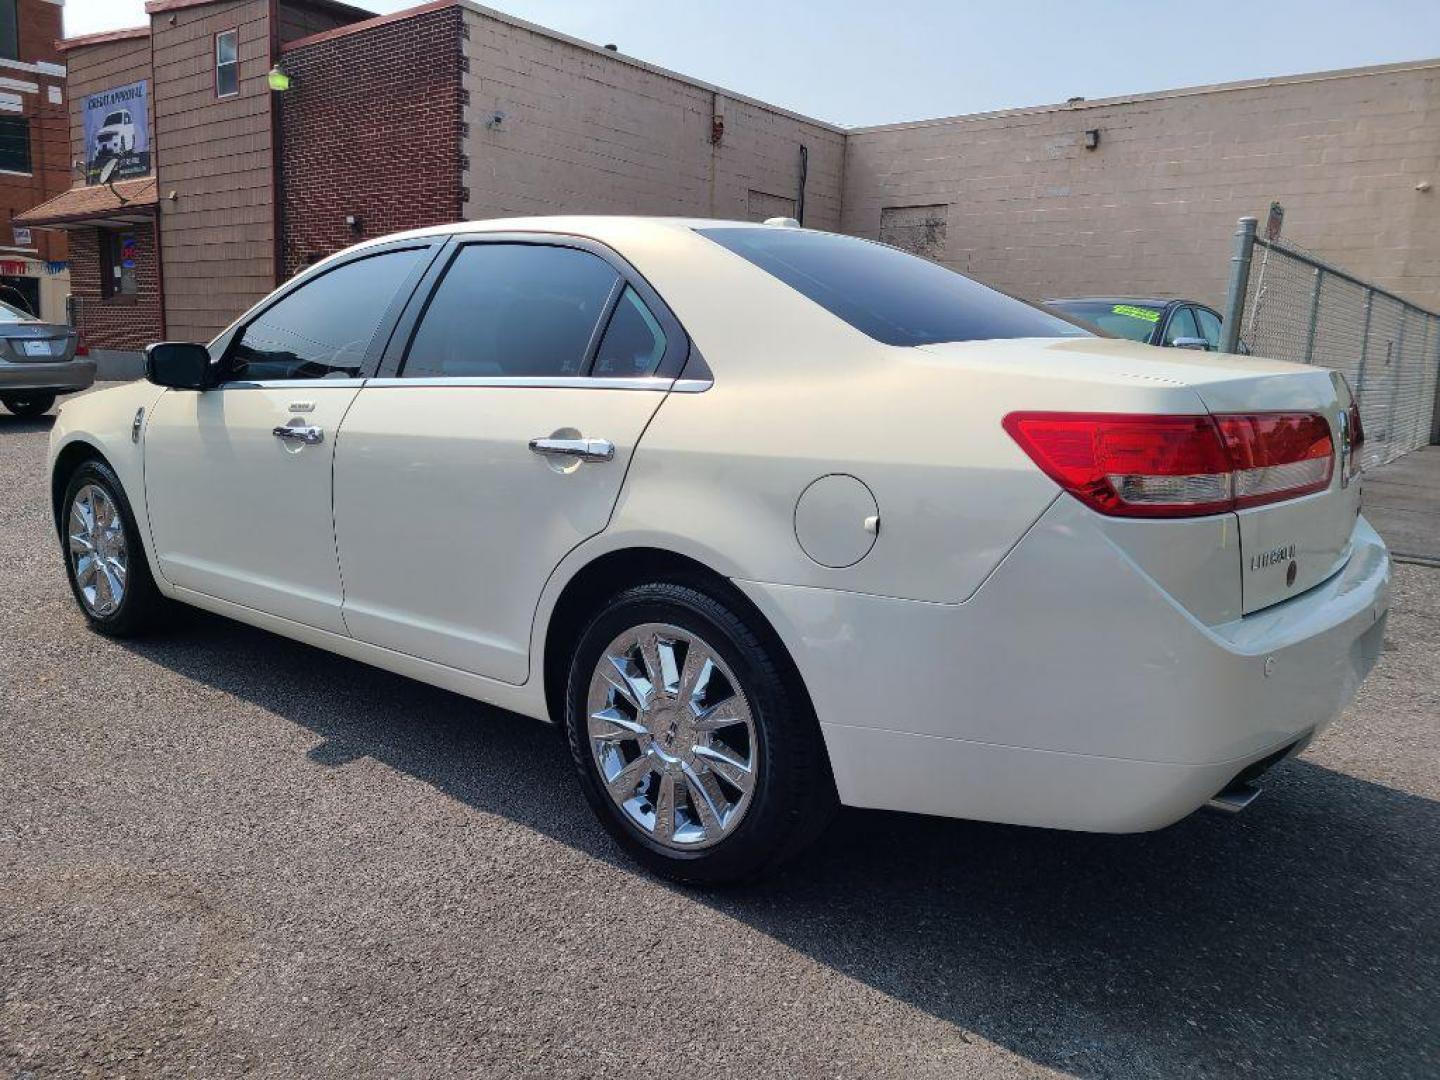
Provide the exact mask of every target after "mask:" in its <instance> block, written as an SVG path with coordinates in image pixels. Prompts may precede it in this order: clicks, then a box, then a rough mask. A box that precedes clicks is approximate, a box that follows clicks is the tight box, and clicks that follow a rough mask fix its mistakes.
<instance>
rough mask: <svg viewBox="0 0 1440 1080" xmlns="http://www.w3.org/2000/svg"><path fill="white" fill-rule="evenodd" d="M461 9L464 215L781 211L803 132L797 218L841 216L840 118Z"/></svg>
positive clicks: (830, 220)
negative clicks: (823, 117) (833, 121)
mask: <svg viewBox="0 0 1440 1080" xmlns="http://www.w3.org/2000/svg"><path fill="white" fill-rule="evenodd" d="M464 13H465V23H466V29H467V36H466V40H465V58H466V65H467V69H468V70H467V72H466V74H465V80H464V87H465V91H466V95H467V98H468V101H469V104H468V106H467V108H466V111H465V121H466V124H467V125H468V135H467V136H466V139H465V155H466V157H467V159H468V164H469V168H468V172H467V174H466V186H467V189H468V199H467V201H466V204H465V217H467V218H470V219H475V218H487V217H503V216H507V215H513V214H550V213H557V212H564V213H606V214H678V215H696V216H701V217H725V218H740V219H745V220H753V219H755V218H763V217H765V216H773V215H775V214H785V215H789V214H793V213H794V209H795V206H794V200H795V197H796V193H797V191H798V189H799V178H800V147H801V145H802V144H803V145H805V146H806V147H807V148H808V150H809V169H808V180H807V183H806V210H805V224H807V225H810V226H813V227H815V228H819V229H836V228H839V226H840V192H841V184H842V173H843V169H844V152H845V135H844V132H843V131H841V130H840V129H838V128H834V127H831V126H828V125H826V124H823V123H820V122H818V121H812V120H806V119H804V118H802V117H799V116H795V115H793V114H790V113H787V112H785V111H784V110H781V109H778V108H774V107H770V106H765V105H762V104H760V103H758V102H752V101H749V100H746V99H743V98H738V97H734V96H730V95H727V94H726V93H725V92H723V91H717V90H713V89H711V88H709V87H706V86H704V85H702V84H699V83H696V82H693V81H690V80H687V79H685V78H682V77H680V76H677V75H674V74H672V73H670V72H666V71H663V70H661V69H659V68H656V67H653V66H651V65H648V64H644V63H641V62H639V61H635V60H631V59H629V58H627V57H624V56H618V55H616V54H613V53H610V52H607V51H606V50H603V49H597V48H595V47H594V46H591V45H586V44H584V43H583V42H579V41H574V40H571V39H568V38H564V37H562V36H557V35H555V34H554V33H553V32H548V31H547V32H544V33H542V32H539V30H538V29H537V28H531V27H530V25H529V24H527V23H524V22H522V21H520V20H514V19H509V18H504V17H497V16H496V15H494V14H492V13H487V12H480V11H476V10H474V9H471V8H468V7H467V8H465V9H464ZM497 114H503V119H501V120H500V121H499V122H498V123H497V122H496V121H495V117H496V115H497ZM717 121H718V123H717ZM717 136H718V141H714V140H715V139H716V137H717Z"/></svg>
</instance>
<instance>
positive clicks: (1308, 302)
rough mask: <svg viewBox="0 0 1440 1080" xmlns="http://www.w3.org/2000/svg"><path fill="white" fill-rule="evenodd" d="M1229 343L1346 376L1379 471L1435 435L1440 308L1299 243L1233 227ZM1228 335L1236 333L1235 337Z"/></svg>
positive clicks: (1367, 452)
mask: <svg viewBox="0 0 1440 1080" xmlns="http://www.w3.org/2000/svg"><path fill="white" fill-rule="evenodd" d="M1235 240H1236V243H1235V255H1234V257H1233V259H1232V262H1231V281H1230V286H1231V289H1230V298H1229V300H1228V302H1227V308H1229V309H1235V310H1227V311H1226V333H1227V338H1226V344H1227V346H1228V347H1230V348H1231V350H1232V351H1234V347H1235V346H1236V345H1240V344H1243V346H1244V347H1245V348H1247V349H1248V350H1249V351H1250V352H1251V353H1252V354H1254V355H1255V356H1265V357H1270V358H1272V359H1276V360H1290V361H1293V362H1295V363H1299V364H1317V365H1319V366H1321V367H1327V368H1334V369H1335V370H1336V371H1340V372H1342V373H1343V374H1344V375H1345V378H1346V379H1347V380H1349V383H1350V387H1351V389H1352V390H1353V391H1354V392H1355V395H1356V396H1357V397H1358V398H1359V400H1360V412H1361V416H1362V417H1363V418H1364V421H1365V446H1364V449H1363V450H1362V451H1361V455H1360V464H1361V466H1362V467H1363V468H1373V467H1374V466H1376V465H1382V464H1384V463H1385V462H1387V461H1393V460H1395V459H1396V458H1398V457H1400V456H1401V455H1402V454H1407V453H1409V452H1410V451H1411V450H1415V449H1418V448H1419V447H1422V446H1425V445H1427V444H1428V443H1430V442H1431V441H1432V440H1434V439H1435V438H1436V437H1437V434H1440V432H1437V430H1436V427H1437V421H1440V416H1437V406H1440V399H1437V385H1436V383H1437V376H1440V314H1437V313H1435V312H1433V311H1427V310H1426V309H1424V308H1421V307H1418V306H1416V305H1415V304H1411V303H1409V302H1408V301H1406V300H1404V299H1402V298H1401V297H1398V296H1396V295H1395V294H1394V293H1391V292H1388V291H1387V290H1385V289H1382V288H1380V287H1379V286H1378V285H1373V284H1371V283H1369V282H1366V281H1361V280H1360V279H1359V278H1357V277H1354V276H1353V275H1351V274H1348V273H1346V272H1345V271H1343V270H1341V269H1339V268H1338V267H1334V266H1331V265H1329V264H1328V263H1326V262H1324V261H1323V260H1321V259H1319V258H1317V257H1316V256H1314V255H1312V254H1311V253H1309V252H1307V251H1305V250H1303V249H1302V248H1300V247H1299V246H1297V245H1295V244H1292V243H1289V242H1286V243H1284V244H1281V243H1279V242H1276V241H1268V240H1265V239H1263V238H1261V237H1258V236H1256V235H1255V222H1254V219H1251V218H1242V219H1241V223H1240V229H1239V230H1238V231H1237V232H1236V234H1235ZM1230 335H1234V336H1235V340H1234V341H1233V342H1232V341H1231V340H1230Z"/></svg>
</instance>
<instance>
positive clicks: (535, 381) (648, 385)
mask: <svg viewBox="0 0 1440 1080" xmlns="http://www.w3.org/2000/svg"><path fill="white" fill-rule="evenodd" d="M701 381H702V380H698V379H688V380H686V379H672V378H670V377H669V376H666V375H643V376H640V377H638V378H633V379H606V378H603V377H598V376H593V375H547V376H530V377H517V376H513V375H474V376H466V375H436V376H433V377H429V378H423V379H407V378H404V377H403V376H400V377H393V378H383V379H370V380H368V381H367V382H366V383H365V385H366V386H375V387H385V388H392V387H399V386H416V387H432V388H433V387H446V386H456V387H479V388H489V389H512V390H514V389H521V390H545V389H549V390H651V391H660V392H664V391H667V390H676V389H678V390H680V392H681V393H689V394H693V393H696V392H697V391H696V390H695V389H694V388H693V387H694V385H695V384H697V383H700V382H701ZM682 382H688V383H690V384H691V385H690V386H686V387H684V388H681V387H680V385H679V384H680V383H682ZM705 385H706V386H707V387H708V385H709V384H708V383H706V384H705Z"/></svg>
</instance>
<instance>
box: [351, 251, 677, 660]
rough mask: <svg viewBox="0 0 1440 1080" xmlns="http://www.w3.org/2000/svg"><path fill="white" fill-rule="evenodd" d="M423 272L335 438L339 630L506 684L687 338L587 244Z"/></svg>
mask: <svg viewBox="0 0 1440 1080" xmlns="http://www.w3.org/2000/svg"><path fill="white" fill-rule="evenodd" d="M433 277H434V279H435V281H434V284H433V291H431V289H430V288H422V290H421V295H420V296H417V298H416V300H415V302H414V306H413V310H412V311H411V312H408V313H407V315H406V318H405V319H404V320H402V323H401V328H400V330H398V331H397V333H396V335H395V343H394V345H393V352H392V355H391V356H390V357H389V358H387V368H388V369H389V377H381V378H377V379H375V380H372V381H371V382H370V383H369V384H367V385H366V386H365V388H364V389H363V390H361V391H360V393H359V395H358V397H357V398H356V401H355V403H354V405H353V406H352V407H351V409H350V413H349V415H348V416H347V418H346V421H345V428H344V431H343V433H342V436H341V439H340V442H339V448H338V451H337V455H336V460H335V525H336V534H337V541H338V547H339V554H340V567H341V572H342V574H343V576H344V581H345V605H344V618H345V624H346V626H347V627H348V629H349V631H350V633H351V634H353V635H354V636H355V637H356V638H358V639H360V640H362V641H366V642H370V643H371V644H375V645H380V646H384V647H386V648H390V649H395V650H397V651H399V652H403V653H406V654H409V655H412V656H418V657H421V658H423V659H426V660H431V661H434V662H436V663H439V664H444V665H446V666H447V667H453V668H458V669H461V670H464V671H470V672H474V673H476V674H480V675H485V676H488V677H490V678H494V679H499V680H503V681H505V682H510V683H516V684H519V683H523V682H524V681H525V680H526V678H527V677H528V674H529V642H530V630H531V624H532V621H533V618H534V614H535V609H536V606H537V604H538V602H539V598H540V593H541V591H542V589H543V588H544V586H545V582H546V580H547V579H548V578H549V576H550V574H551V572H552V571H553V570H554V568H555V567H556V565H558V564H559V562H560V560H561V559H563V558H564V557H565V555H566V553H568V552H569V551H570V550H571V549H573V548H574V547H575V546H576V545H577V544H579V543H580V542H581V541H583V540H585V539H586V538H587V537H589V536H592V535H594V534H595V533H597V532H600V531H601V530H602V529H604V528H605V525H606V523H607V522H608V521H609V518H610V514H611V511H612V510H613V508H614V505H615V501H616V499H617V497H618V495H619V492H620V486H621V484H622V483H623V481H624V478H625V472H626V469H627V467H628V466H629V463H630V458H631V455H632V453H633V452H634V449H635V446H636V444H637V442H638V441H639V439H640V436H641V434H642V433H643V432H644V430H645V427H646V425H647V424H648V423H649V421H650V418H651V417H652V416H653V415H654V413H655V410H656V409H657V408H658V407H659V405H660V402H661V401H662V400H664V397H665V394H666V392H667V391H668V390H669V388H670V386H671V384H672V382H673V379H674V376H675V375H676V374H677V373H678V370H679V366H680V365H681V364H683V362H684V357H685V355H686V352H687V351H688V341H687V339H686V338H685V335H684V332H683V331H682V330H681V329H680V327H679V324H678V323H676V322H675V320H674V318H673V316H671V315H670V314H669V312H668V310H667V309H666V308H665V307H664V305H663V303H662V302H661V301H660V299H659V297H658V296H656V295H655V294H654V293H653V291H651V290H650V289H649V287H648V286H647V285H645V283H644V282H643V281H641V280H640V279H639V278H638V277H637V276H635V275H634V274H633V273H632V272H631V271H630V270H629V268H628V267H626V266H625V265H624V264H623V263H622V262H620V260H619V259H618V258H616V257H615V256H614V255H613V254H612V253H610V252H608V251H607V250H605V249H603V248H600V247H599V246H598V245H594V244H591V243H589V242H586V241H582V240H571V239H565V238H559V237H546V238H537V237H532V236H477V237H470V238H463V239H459V240H457V241H455V242H454V243H453V244H452V249H451V250H450V251H449V252H448V253H447V255H446V256H444V257H442V259H441V260H440V262H439V264H438V265H437V267H436V270H435V272H434V274H433ZM382 374H383V373H382Z"/></svg>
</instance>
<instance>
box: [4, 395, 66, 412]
mask: <svg viewBox="0 0 1440 1080" xmlns="http://www.w3.org/2000/svg"><path fill="white" fill-rule="evenodd" d="M0 404H3V405H4V406H5V408H7V409H9V410H10V411H11V412H12V413H14V414H15V415H16V416H24V417H31V416H43V415H44V414H45V413H47V412H49V411H50V406H51V405H54V404H55V395H54V394H49V393H34V394H0Z"/></svg>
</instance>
